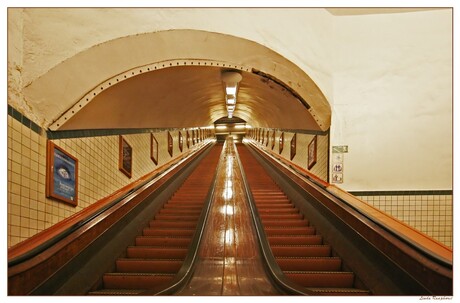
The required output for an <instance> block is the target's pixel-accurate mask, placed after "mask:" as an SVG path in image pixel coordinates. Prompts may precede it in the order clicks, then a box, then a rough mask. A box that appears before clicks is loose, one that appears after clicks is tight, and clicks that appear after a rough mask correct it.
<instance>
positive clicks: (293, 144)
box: [291, 134, 297, 161]
mask: <svg viewBox="0 0 460 303" xmlns="http://www.w3.org/2000/svg"><path fill="white" fill-rule="evenodd" d="M296 145H297V134H294V136H292V139H291V161H292V159H294V157H295V154H296Z"/></svg>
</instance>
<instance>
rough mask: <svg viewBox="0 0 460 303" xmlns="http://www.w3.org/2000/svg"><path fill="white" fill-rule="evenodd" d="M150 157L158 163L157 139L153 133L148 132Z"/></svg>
mask: <svg viewBox="0 0 460 303" xmlns="http://www.w3.org/2000/svg"><path fill="white" fill-rule="evenodd" d="M150 158H151V159H152V161H153V163H155V165H158V141H157V139H156V138H155V136H154V135H153V134H150Z"/></svg>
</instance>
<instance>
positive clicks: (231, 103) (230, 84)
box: [222, 71, 243, 118]
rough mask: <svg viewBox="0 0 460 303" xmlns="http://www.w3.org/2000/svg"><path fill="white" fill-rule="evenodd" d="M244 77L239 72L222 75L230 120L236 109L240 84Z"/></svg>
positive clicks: (228, 72)
mask: <svg viewBox="0 0 460 303" xmlns="http://www.w3.org/2000/svg"><path fill="white" fill-rule="evenodd" d="M242 78H243V77H242V76H241V74H240V73H238V72H233V71H227V72H223V73H222V82H224V85H225V104H226V105H227V113H228V118H232V117H233V112H234V111H235V107H236V94H237V91H238V84H239V82H240V81H241V79H242Z"/></svg>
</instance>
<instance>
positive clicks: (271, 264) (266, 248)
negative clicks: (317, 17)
mask: <svg viewBox="0 0 460 303" xmlns="http://www.w3.org/2000/svg"><path fill="white" fill-rule="evenodd" d="M235 150H236V146H235ZM236 159H237V161H238V165H239V167H240V172H241V176H242V183H243V185H244V190H245V192H246V197H247V199H248V202H249V208H250V210H251V215H252V220H253V223H254V227H255V229H256V233H257V238H258V240H259V247H260V249H261V251H262V255H263V259H264V261H265V264H266V267H267V270H268V272H269V274H270V276H271V278H272V280H273V281H274V282H275V283H276V286H277V287H278V288H279V289H281V290H283V291H284V292H285V293H286V294H289V295H302V296H308V295H314V293H313V292H312V291H310V290H308V289H307V288H302V287H301V286H299V285H297V284H295V283H293V282H291V281H290V280H289V279H287V278H286V276H285V275H284V273H283V271H282V270H281V268H280V267H279V265H278V263H277V262H276V259H275V256H274V255H273V252H272V250H271V248H270V245H269V242H268V238H267V235H266V234H265V229H264V227H263V225H262V220H261V219H260V215H259V212H258V211H257V207H256V206H255V202H254V197H253V195H252V192H251V189H250V187H249V184H248V181H247V178H246V174H245V172H244V169H243V165H242V163H241V160H240V157H239V155H238V153H236Z"/></svg>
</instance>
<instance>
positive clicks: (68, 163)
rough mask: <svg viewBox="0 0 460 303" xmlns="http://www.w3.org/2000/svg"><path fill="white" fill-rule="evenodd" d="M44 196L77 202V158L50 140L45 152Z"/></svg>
mask: <svg viewBox="0 0 460 303" xmlns="http://www.w3.org/2000/svg"><path fill="white" fill-rule="evenodd" d="M46 196H47V197H48V198H53V199H56V200H60V201H63V202H66V203H68V204H71V205H74V206H77V204H78V160H77V158H75V157H74V156H72V155H71V154H69V153H67V152H66V151H65V150H63V149H62V148H60V147H59V146H57V145H55V144H54V143H53V142H51V141H48V145H47V153H46Z"/></svg>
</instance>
